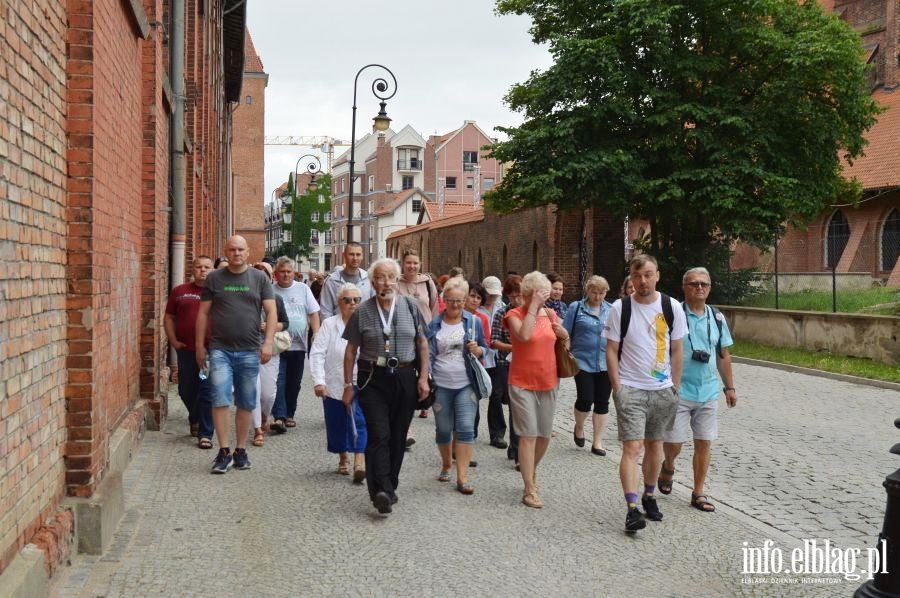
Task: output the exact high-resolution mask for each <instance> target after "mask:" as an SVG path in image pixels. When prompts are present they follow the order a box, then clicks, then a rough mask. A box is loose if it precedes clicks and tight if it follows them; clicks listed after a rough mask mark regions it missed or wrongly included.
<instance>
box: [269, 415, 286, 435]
mask: <svg viewBox="0 0 900 598" xmlns="http://www.w3.org/2000/svg"><path fill="white" fill-rule="evenodd" d="M269 430H270V431H272V432H275V433H277V434H284V433H285V432H287V426H286V425H284V419H282V418H280V417H279V418H278V419H276V420H275V421H273V422H272V424H271V425H270V426H269Z"/></svg>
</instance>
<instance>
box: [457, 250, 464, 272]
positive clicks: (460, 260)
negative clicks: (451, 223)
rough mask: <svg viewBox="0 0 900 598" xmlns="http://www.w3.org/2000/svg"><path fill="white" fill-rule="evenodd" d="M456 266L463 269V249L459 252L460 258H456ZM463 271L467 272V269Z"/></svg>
mask: <svg viewBox="0 0 900 598" xmlns="http://www.w3.org/2000/svg"><path fill="white" fill-rule="evenodd" d="M456 265H457V266H459V267H460V268H462V267H463V263H462V249H460V250H459V253H458V257H457V258H456ZM463 270H465V268H463Z"/></svg>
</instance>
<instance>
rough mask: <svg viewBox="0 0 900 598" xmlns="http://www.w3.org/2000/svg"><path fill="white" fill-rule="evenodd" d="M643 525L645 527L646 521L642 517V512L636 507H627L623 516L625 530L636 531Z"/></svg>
mask: <svg viewBox="0 0 900 598" xmlns="http://www.w3.org/2000/svg"><path fill="white" fill-rule="evenodd" d="M645 527H647V521H646V520H645V519H644V514H643V513H641V511H640V510H639V509H638V508H637V507H632V508H630V509H628V514H627V515H626V516H625V531H626V532H636V531H638V530H639V529H644V528H645Z"/></svg>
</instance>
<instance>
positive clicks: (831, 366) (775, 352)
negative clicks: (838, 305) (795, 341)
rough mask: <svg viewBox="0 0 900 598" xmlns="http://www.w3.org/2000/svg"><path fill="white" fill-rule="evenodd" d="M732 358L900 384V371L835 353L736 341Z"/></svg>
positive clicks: (899, 369) (882, 364) (893, 367)
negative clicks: (762, 360)
mask: <svg viewBox="0 0 900 598" xmlns="http://www.w3.org/2000/svg"><path fill="white" fill-rule="evenodd" d="M730 351H731V354H732V355H736V356H738V357H748V358H750V359H764V360H765V361H774V362H775V363H786V364H789V365H797V366H801V367H805V368H812V369H815V370H822V371H825V372H834V373H836V374H849V375H851V376H859V377H860V378H871V379H873V380H884V381H887V382H900V368H898V367H897V366H896V365H887V364H884V363H878V362H875V361H872V360H870V359H860V358H858V357H845V356H843V355H835V354H833V353H826V352H816V351H805V350H803V349H793V348H786V347H770V346H768V345H761V344H759V343H753V342H750V341H739V340H736V341H734V345H733V346H732V347H731V348H730Z"/></svg>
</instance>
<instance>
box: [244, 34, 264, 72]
mask: <svg viewBox="0 0 900 598" xmlns="http://www.w3.org/2000/svg"><path fill="white" fill-rule="evenodd" d="M246 32H247V33H246V38H245V39H244V72H245V73H265V72H266V70H265V69H264V68H263V63H262V59H260V57H259V54H257V53H256V47H254V45H253V39H252V38H251V37H250V30H249V29H247V30H246Z"/></svg>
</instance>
